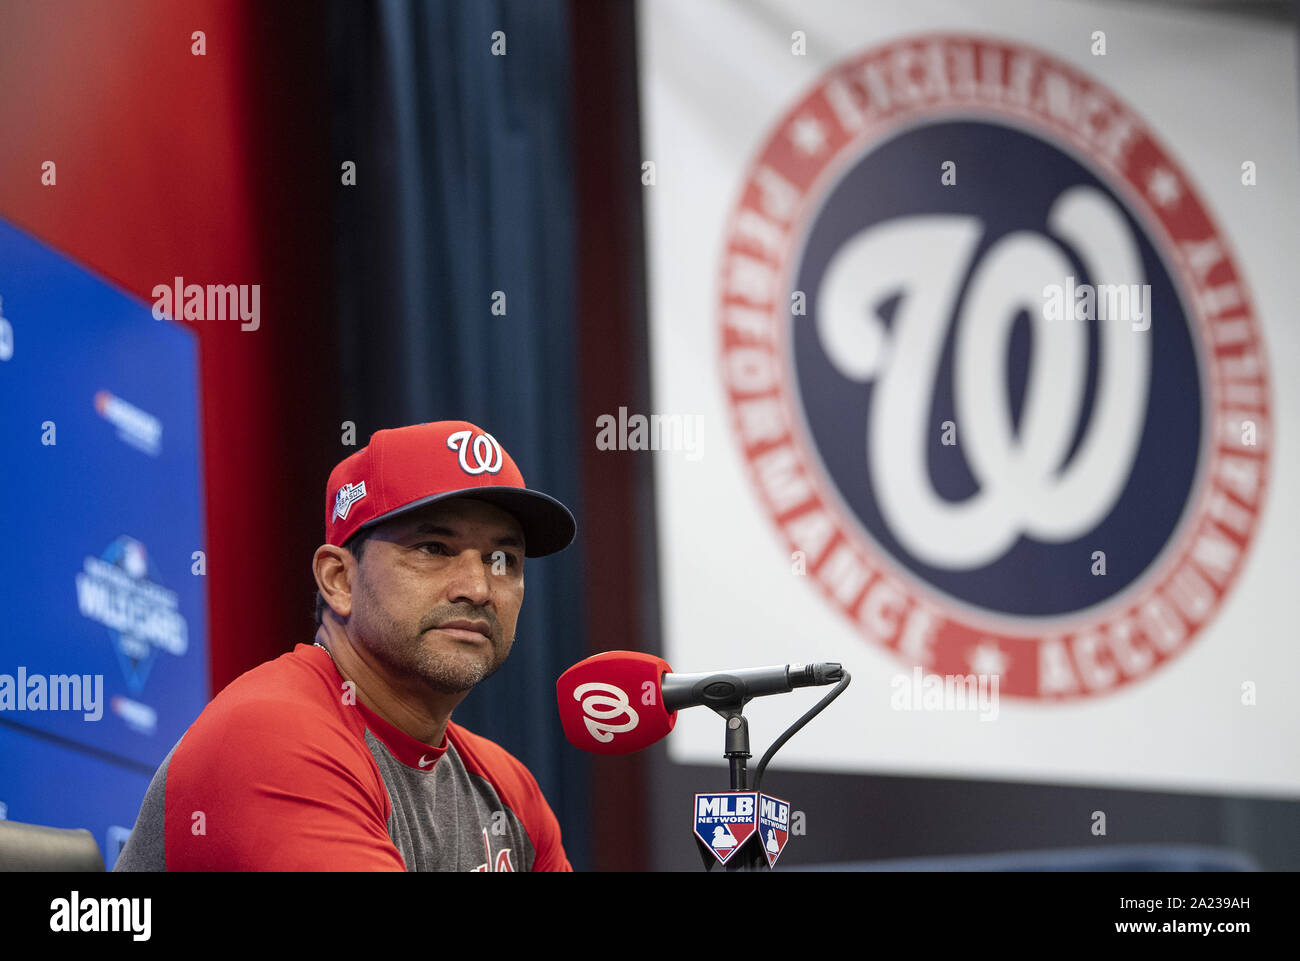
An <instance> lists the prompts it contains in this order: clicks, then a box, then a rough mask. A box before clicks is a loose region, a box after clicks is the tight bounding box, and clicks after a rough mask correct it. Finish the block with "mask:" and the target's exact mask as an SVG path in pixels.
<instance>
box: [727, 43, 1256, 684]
mask: <svg viewBox="0 0 1300 961" xmlns="http://www.w3.org/2000/svg"><path fill="white" fill-rule="evenodd" d="M774 119H776V120H777V121H778V122H777V123H776V125H775V127H774V132H773V133H772V135H771V137H770V139H769V140H768V141H767V142H766V143H764V144H762V145H761V146H760V148H759V151H758V155H757V157H756V159H755V161H754V163H753V164H752V165H751V166H750V167H749V169H748V173H747V179H746V181H745V182H744V183H743V184H742V185H741V187H740V191H739V196H738V200H737V203H736V206H735V209H734V210H733V212H732V216H731V217H730V219H729V220H728V233H727V235H726V237H725V248H724V251H723V262H722V264H721V265H720V268H721V269H720V270H719V278H720V280H719V305H718V310H719V315H718V316H719V323H720V331H719V332H720V340H721V353H720V357H721V369H720V376H721V378H722V381H723V384H724V389H725V392H726V394H727V396H728V400H729V402H730V406H731V411H732V415H733V417H732V421H733V424H734V431H735V438H736V441H737V443H738V444H739V445H740V447H741V450H742V452H743V456H744V460H745V462H746V465H747V468H748V471H749V474H750V478H751V481H752V483H753V484H754V486H755V488H756V490H757V492H758V494H759V497H760V499H761V500H762V502H763V503H764V505H765V507H766V509H767V511H768V512H769V514H770V516H771V519H772V522H773V523H774V524H775V525H776V527H777V528H778V530H779V531H780V533H781V534H782V536H783V537H784V539H785V541H786V543H787V545H788V547H789V550H790V552H791V556H792V557H793V558H794V562H795V564H796V570H797V572H799V573H806V574H807V575H808V578H809V580H811V581H812V582H813V583H815V584H816V585H817V588H818V590H819V591H820V592H821V593H822V595H823V596H824V597H825V599H826V602H827V603H829V604H831V605H832V606H833V607H835V608H836V609H838V610H839V611H840V612H841V613H842V614H843V615H844V616H845V617H846V618H848V620H849V622H850V623H851V624H852V625H853V628H854V630H855V631H857V632H858V633H859V634H861V636H862V637H863V639H864V640H866V641H867V642H869V643H871V644H874V645H881V646H884V647H887V648H889V649H891V650H893V651H894V652H895V653H897V654H898V656H899V657H900V658H901V659H902V660H903V662H904V663H905V664H907V665H909V666H910V665H923V666H925V667H926V668H927V669H928V670H930V671H932V672H934V673H937V674H942V675H966V674H968V673H970V672H975V673H980V674H989V675H998V676H1000V679H1001V692H1002V693H1003V694H1007V695H1011V696H1019V697H1027V698H1039V699H1046V700H1061V699H1069V698H1079V697H1088V696H1095V695H1101V694H1105V693H1107V692H1109V691H1112V690H1115V689H1116V688H1118V687H1119V686H1121V685H1124V684H1127V683H1132V682H1135V681H1139V680H1141V679H1143V678H1146V677H1148V676H1150V675H1151V674H1152V673H1153V672H1155V671H1156V670H1158V669H1159V668H1160V666H1161V665H1162V664H1163V663H1165V662H1167V661H1168V660H1170V659H1171V658H1173V657H1176V656H1177V655H1178V654H1180V653H1181V652H1182V651H1183V650H1185V649H1186V648H1187V647H1188V646H1189V645H1190V644H1191V642H1192V641H1193V639H1194V638H1195V637H1196V635H1197V634H1198V632H1200V631H1201V630H1203V629H1204V628H1205V627H1206V626H1207V625H1208V624H1210V623H1211V622H1212V621H1213V619H1214V617H1215V614H1216V612H1217V611H1218V609H1219V608H1220V607H1221V606H1222V604H1223V601H1224V599H1225V597H1226V596H1227V595H1228V594H1229V592H1230V591H1231V590H1232V587H1233V584H1234V582H1235V581H1236V578H1237V576H1238V575H1239V573H1240V572H1241V570H1242V567H1243V565H1244V563H1245V561H1246V558H1247V556H1248V554H1249V552H1250V549H1251V542H1252V538H1253V536H1254V533H1255V530H1256V526H1257V524H1258V519H1259V514H1260V511H1261V509H1262V505H1263V503H1264V499H1265V494H1266V489H1267V485H1268V481H1269V463H1270V458H1271V453H1272V444H1273V433H1272V420H1271V413H1270V399H1269V381H1268V367H1267V357H1266V355H1265V352H1264V345H1263V342H1262V339H1261V337H1260V332H1259V327H1258V324H1257V322H1256V318H1255V312H1254V308H1253V306H1252V304H1251V302H1250V298H1249V293H1248V290H1247V285H1246V280H1245V277H1244V276H1243V274H1242V271H1241V267H1240V265H1239V264H1238V263H1236V262H1235V261H1234V260H1233V258H1232V255H1231V253H1230V248H1229V245H1228V243H1227V242H1226V240H1225V239H1224V238H1223V237H1222V236H1221V235H1220V233H1219V231H1218V229H1217V227H1216V225H1215V223H1214V221H1213V219H1212V217H1211V214H1210V211H1209V210H1208V209H1207V207H1206V206H1205V204H1204V203H1202V201H1201V200H1200V198H1199V197H1198V195H1197V192H1196V186H1195V184H1194V183H1193V182H1192V180H1191V179H1190V178H1189V176H1188V175H1187V173H1186V172H1185V171H1184V170H1183V169H1182V167H1181V166H1180V164H1179V162H1178V160H1177V158H1175V157H1173V156H1171V155H1170V154H1169V152H1168V151H1167V150H1166V149H1165V148H1164V147H1163V146H1162V145H1161V143H1160V142H1159V141H1158V140H1157V138H1156V136H1155V134H1154V133H1153V132H1152V131H1150V130H1148V129H1147V127H1146V125H1145V124H1144V122H1143V121H1142V119H1141V118H1139V117H1138V116H1137V115H1136V114H1135V113H1134V112H1133V111H1132V110H1131V109H1130V108H1129V107H1128V106H1127V105H1126V104H1124V103H1123V102H1122V101H1121V100H1120V99H1119V98H1118V97H1116V96H1115V95H1114V94H1113V93H1112V92H1110V91H1108V90H1107V89H1105V88H1104V87H1102V86H1101V85H1100V84H1099V83H1097V82H1096V81H1095V80H1094V79H1093V78H1091V77H1089V76H1087V75H1086V74H1084V73H1083V72H1082V71H1080V70H1079V69H1078V68H1076V67H1074V66H1071V65H1067V64H1065V63H1062V62H1059V61H1057V60H1056V59H1054V58H1053V57H1050V56H1048V55H1046V54H1044V53H1043V52H1041V51H1037V50H1034V49H1030V48H1027V47H1024V46H1023V45H1020V44H1018V43H1013V42H1008V41H1002V40H997V39H992V38H987V37H972V36H954V35H947V34H938V35H926V36H921V37H915V38H909V39H904V40H900V41H896V42H893V43H891V44H889V45H887V46H883V47H880V48H876V49H872V50H868V51H866V52H865V53H862V54H860V55H858V56H854V57H852V58H850V59H848V60H847V61H845V62H843V63H841V64H839V65H837V66H836V67H834V68H833V69H831V70H830V71H829V72H828V73H827V74H826V75H825V76H823V77H822V78H821V80H820V81H819V82H818V83H817V84H815V85H814V87H813V88H812V89H811V90H809V91H808V92H807V94H806V95H805V96H804V97H803V98H802V99H801V100H799V101H798V102H797V103H795V104H794V105H793V106H791V107H790V109H789V110H788V112H787V113H786V114H785V115H784V116H783V117H780V118H774ZM798 565H802V566H803V567H802V569H800V567H799V566H798Z"/></svg>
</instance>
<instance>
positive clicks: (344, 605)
mask: <svg viewBox="0 0 1300 961" xmlns="http://www.w3.org/2000/svg"><path fill="white" fill-rule="evenodd" d="M355 565H356V562H355V560H354V559H353V558H352V555H351V554H349V553H348V552H347V551H345V550H344V549H343V548H341V547H335V546H334V545H333V544H322V545H321V546H320V547H318V548H316V553H315V554H314V555H313V556H312V559H311V569H312V573H313V574H315V575H316V587H317V588H318V589H319V590H320V593H321V596H322V597H323V598H325V603H326V604H328V605H329V606H330V609H331V610H332V611H333V612H334V613H335V614H337V615H338V616H339V617H349V616H351V614H352V574H353V571H354V570H355Z"/></svg>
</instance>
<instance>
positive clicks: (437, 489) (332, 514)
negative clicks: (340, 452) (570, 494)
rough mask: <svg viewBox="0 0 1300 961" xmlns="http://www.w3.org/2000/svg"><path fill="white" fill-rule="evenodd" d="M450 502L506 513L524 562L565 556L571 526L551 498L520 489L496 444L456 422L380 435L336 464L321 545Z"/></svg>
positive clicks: (478, 430)
mask: <svg viewBox="0 0 1300 961" xmlns="http://www.w3.org/2000/svg"><path fill="white" fill-rule="evenodd" d="M452 497H472V498H474V499H475V500H481V501H487V502H488V503H489V504H495V505H496V506H497V507H500V508H501V509H502V510H504V511H507V512H509V513H510V514H513V515H514V517H515V519H516V520H517V521H519V526H520V527H521V528H523V532H524V556H525V557H544V556H545V555H547V554H554V553H555V552H556V551H561V550H564V548H566V547H568V546H569V543H570V542H571V541H572V540H573V536H574V534H575V533H577V530H578V525H577V523H576V522H575V521H574V519H573V514H572V513H570V512H569V509H568V508H567V507H565V506H564V505H563V504H561V503H560V502H559V501H557V500H556V499H555V498H554V497H550V496H548V495H546V494H543V493H542V492H541V491H534V490H529V489H528V488H527V487H525V486H524V475H523V474H521V473H520V472H519V468H518V467H516V466H515V462H514V460H513V459H512V458H511V457H510V455H509V454H507V453H506V451H505V448H503V447H502V446H501V445H500V444H498V443H497V441H496V438H495V437H493V436H492V435H491V434H489V433H488V432H487V431H485V430H484V429H483V428H481V427H476V426H474V425H473V424H471V423H469V422H468V421H463V420H439V421H432V422H430V423H428V424H411V425H410V426H408V427H394V428H391V429H388V430H379V431H375V433H373V434H371V435H370V443H369V444H367V445H366V446H365V447H363V448H361V450H359V451H357V452H356V453H355V454H352V455H350V456H348V457H347V458H345V459H344V460H342V461H340V462H339V464H338V466H336V467H335V468H334V470H332V471H330V479H329V483H328V484H326V485H325V541H326V543H329V544H334V545H336V546H340V547H341V546H342V545H343V542H344V541H346V540H347V539H348V538H349V537H351V536H352V535H353V534H355V533H356V532H357V531H359V530H361V528H363V527H371V526H373V525H375V524H378V523H380V522H382V521H387V520H391V519H392V518H394V517H397V516H399V515H401V514H405V513H406V512H407V511H412V510H415V509H416V508H418V507H423V506H424V505H426V504H432V503H435V502H437V501H442V500H448V499H450V498H452Z"/></svg>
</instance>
